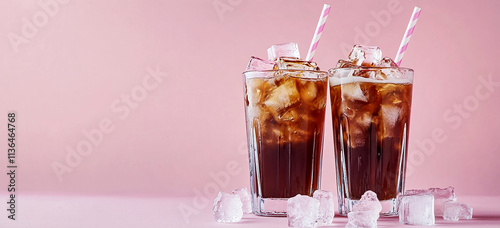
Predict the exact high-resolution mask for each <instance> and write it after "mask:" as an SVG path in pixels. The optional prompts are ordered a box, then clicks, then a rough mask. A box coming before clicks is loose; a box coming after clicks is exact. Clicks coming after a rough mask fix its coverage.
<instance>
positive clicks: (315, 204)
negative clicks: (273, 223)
mask: <svg viewBox="0 0 500 228" xmlns="http://www.w3.org/2000/svg"><path fill="white" fill-rule="evenodd" d="M319 205H320V203H319V201H318V200H317V199H314V198H312V197H310V196H303V195H300V194H298V195H296V196H295V197H292V198H290V199H288V202H287V207H286V214H287V217H288V226H291V227H314V226H315V225H316V219H317V218H318V212H319Z"/></svg>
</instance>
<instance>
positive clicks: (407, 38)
mask: <svg viewBox="0 0 500 228" xmlns="http://www.w3.org/2000/svg"><path fill="white" fill-rule="evenodd" d="M421 11H422V9H420V8H418V7H416V6H415V9H413V14H412V15H411V18H410V22H409V23H408V27H406V32H405V36H404V37H403V40H402V41H401V44H400V45H399V49H398V53H397V54H396V58H395V59H394V62H396V64H398V66H400V65H401V61H402V60H403V56H404V54H405V51H406V49H407V48H408V43H409V42H410V38H411V34H413V31H414V30H415V25H417V21H418V17H419V16H420V12H421Z"/></svg>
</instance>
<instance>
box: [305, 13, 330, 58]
mask: <svg viewBox="0 0 500 228" xmlns="http://www.w3.org/2000/svg"><path fill="white" fill-rule="evenodd" d="M330 8H331V7H330V5H328V4H324V5H323V10H322V11H321V16H320V17H319V21H318V25H317V26H316V31H315V32H314V36H313V39H312V42H311V46H310V47H309V52H307V57H306V61H312V59H313V58H314V52H316V48H317V47H318V43H319V38H321V33H323V29H324V28H325V24H326V19H327V18H328V14H329V13H330Z"/></svg>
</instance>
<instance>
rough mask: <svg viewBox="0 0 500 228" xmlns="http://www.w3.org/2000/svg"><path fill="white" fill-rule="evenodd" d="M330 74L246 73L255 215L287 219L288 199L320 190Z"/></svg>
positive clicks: (298, 71) (291, 71)
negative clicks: (284, 217)
mask: <svg viewBox="0 0 500 228" xmlns="http://www.w3.org/2000/svg"><path fill="white" fill-rule="evenodd" d="M327 75H328V74H327V72H323V71H308V70H270V71H247V72H245V73H244V81H245V110H246V123H247V137H248V147H249V148H248V150H249V160H250V184H251V194H252V200H253V213H254V214H257V215H264V216H286V203H287V200H288V198H290V197H294V196H296V195H297V194H302V195H309V196H312V194H313V192H314V191H315V190H317V189H319V188H320V173H321V159H322V150H323V128H324V119H325V105H326V98H327V83H328V82H327V79H328V77H327Z"/></svg>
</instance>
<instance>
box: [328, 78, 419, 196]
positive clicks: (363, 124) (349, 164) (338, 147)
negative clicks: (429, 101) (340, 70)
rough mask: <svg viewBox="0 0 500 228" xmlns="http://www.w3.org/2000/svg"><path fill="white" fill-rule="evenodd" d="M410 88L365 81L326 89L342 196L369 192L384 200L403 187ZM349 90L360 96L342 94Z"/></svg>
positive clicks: (394, 194)
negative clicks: (330, 104) (329, 103)
mask: <svg viewBox="0 0 500 228" xmlns="http://www.w3.org/2000/svg"><path fill="white" fill-rule="evenodd" d="M355 84H357V85H356V87H354V86H353V85H355ZM353 88H355V89H353ZM358 89H359V90H358ZM411 90H412V85H411V84H390V83H369V82H354V83H350V84H347V85H346V84H344V85H335V86H331V87H330V95H331V102H332V107H333V108H332V120H333V131H334V132H333V135H334V147H335V159H336V166H337V181H338V182H339V183H338V184H339V188H340V192H341V194H344V198H349V199H351V200H359V199H360V198H361V196H362V195H363V193H365V191H367V190H372V191H374V192H375V193H377V197H378V199H379V200H388V199H393V198H396V196H397V192H398V189H401V188H402V187H403V186H404V176H400V174H401V173H402V172H403V171H404V168H405V165H406V164H405V162H406V159H405V156H406V149H407V143H408V132H409V123H410V121H409V119H410V107H411ZM352 91H358V92H359V91H361V92H362V94H361V93H357V96H356V97H354V98H353V96H350V95H349V94H346V93H348V92H352Z"/></svg>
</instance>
